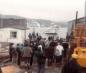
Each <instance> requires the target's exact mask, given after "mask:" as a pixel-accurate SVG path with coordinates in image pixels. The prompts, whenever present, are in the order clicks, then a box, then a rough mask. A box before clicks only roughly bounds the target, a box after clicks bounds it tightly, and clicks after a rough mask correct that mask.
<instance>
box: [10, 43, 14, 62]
mask: <svg viewBox="0 0 86 73" xmlns="http://www.w3.org/2000/svg"><path fill="white" fill-rule="evenodd" d="M12 50H13V43H10V44H9V56H10V61H12Z"/></svg>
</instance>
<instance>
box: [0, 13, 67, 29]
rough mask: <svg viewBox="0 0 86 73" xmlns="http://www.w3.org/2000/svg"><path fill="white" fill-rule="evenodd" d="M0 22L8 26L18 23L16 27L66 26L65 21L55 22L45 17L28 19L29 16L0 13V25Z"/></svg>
mask: <svg viewBox="0 0 86 73" xmlns="http://www.w3.org/2000/svg"><path fill="white" fill-rule="evenodd" d="M2 19H3V20H2ZM2 23H4V26H6V25H7V26H8V27H10V26H14V25H17V26H18V25H19V26H18V27H21V26H22V27H28V28H29V27H50V26H61V27H67V26H68V24H67V23H66V22H55V21H51V20H45V19H30V18H29V19H28V18H24V17H21V16H16V15H0V24H1V25H2ZM9 25H10V26H9ZM17 26H16V27H17Z"/></svg>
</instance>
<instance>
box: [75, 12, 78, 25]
mask: <svg viewBox="0 0 86 73" xmlns="http://www.w3.org/2000/svg"><path fill="white" fill-rule="evenodd" d="M77 18H78V11H76V20H75V25H76V24H77V23H78V19H77Z"/></svg>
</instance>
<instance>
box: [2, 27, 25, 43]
mask: <svg viewBox="0 0 86 73" xmlns="http://www.w3.org/2000/svg"><path fill="white" fill-rule="evenodd" d="M11 31H15V32H17V38H11V37H10V32H11ZM24 38H25V35H24V30H20V29H14V28H2V29H0V42H12V43H22V42H23V41H24Z"/></svg>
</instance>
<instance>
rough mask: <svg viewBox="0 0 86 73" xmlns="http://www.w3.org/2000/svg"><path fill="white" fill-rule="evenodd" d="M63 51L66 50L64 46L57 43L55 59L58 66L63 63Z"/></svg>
mask: <svg viewBox="0 0 86 73" xmlns="http://www.w3.org/2000/svg"><path fill="white" fill-rule="evenodd" d="M63 51H64V48H63V46H62V45H61V44H60V43H57V46H56V48H55V59H56V65H57V66H60V65H61V63H62V56H63Z"/></svg>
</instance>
